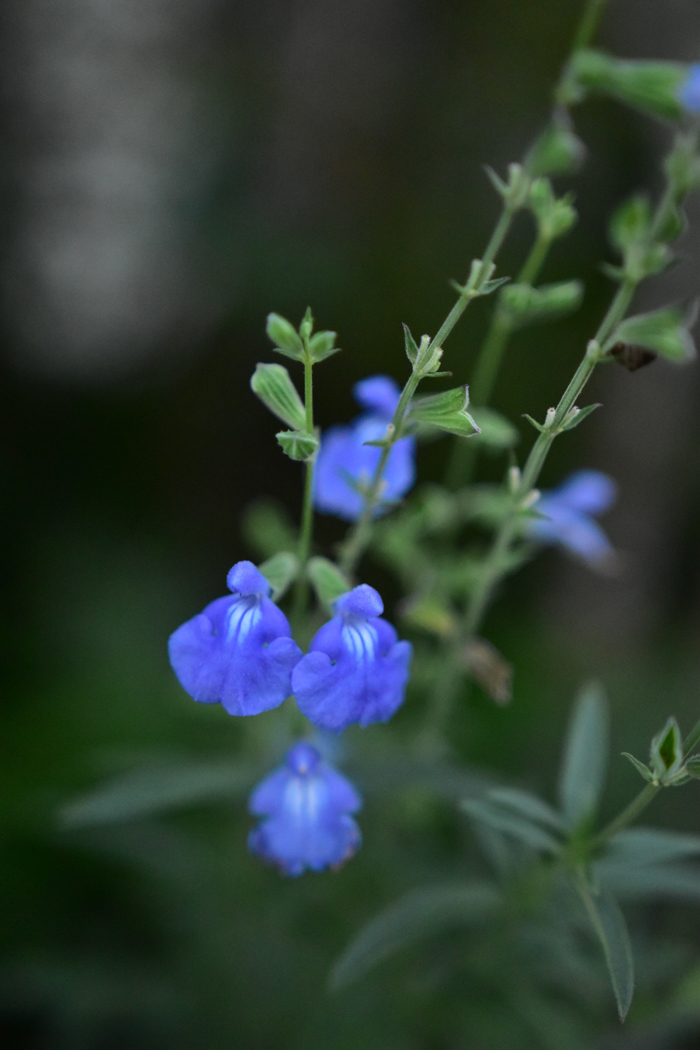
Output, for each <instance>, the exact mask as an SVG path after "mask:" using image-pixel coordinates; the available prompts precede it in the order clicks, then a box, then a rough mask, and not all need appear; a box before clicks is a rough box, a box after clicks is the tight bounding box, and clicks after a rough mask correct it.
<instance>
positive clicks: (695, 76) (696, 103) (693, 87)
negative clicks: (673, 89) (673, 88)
mask: <svg viewBox="0 0 700 1050" xmlns="http://www.w3.org/2000/svg"><path fill="white" fill-rule="evenodd" d="M679 97H680V100H681V103H682V104H683V105H684V106H685V108H686V109H687V110H688V112H689V113H700V62H696V63H695V64H694V65H692V66H691V67H690V71H689V73H688V77H687V79H686V80H685V81H684V82H683V83H682V84H681V88H680V91H679Z"/></svg>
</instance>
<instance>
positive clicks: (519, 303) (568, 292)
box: [501, 281, 583, 328]
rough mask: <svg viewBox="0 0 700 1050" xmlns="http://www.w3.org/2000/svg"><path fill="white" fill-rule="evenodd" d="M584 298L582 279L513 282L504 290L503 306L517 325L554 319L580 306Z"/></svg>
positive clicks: (513, 323) (515, 326) (521, 326)
mask: <svg viewBox="0 0 700 1050" xmlns="http://www.w3.org/2000/svg"><path fill="white" fill-rule="evenodd" d="M582 300H583V284H582V283H581V281H557V282H556V283H555V284H543V285H540V287H539V288H533V287H532V286H531V285H529V284H511V285H510V286H509V287H508V288H506V289H504V291H503V292H502V293H501V307H502V309H503V310H505V311H506V313H507V314H508V318H509V320H510V324H511V326H512V327H513V328H524V327H525V326H526V325H530V324H538V323H541V322H543V321H553V320H555V319H557V318H559V317H563V316H565V315H566V314H569V313H572V312H573V311H574V310H578V308H579V306H580V305H581V302H582Z"/></svg>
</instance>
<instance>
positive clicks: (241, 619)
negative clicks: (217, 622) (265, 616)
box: [226, 598, 262, 645]
mask: <svg viewBox="0 0 700 1050" xmlns="http://www.w3.org/2000/svg"><path fill="white" fill-rule="evenodd" d="M261 616H262V608H261V604H260V601H259V600H258V599H257V598H253V600H252V601H251V599H250V598H239V599H238V601H235V602H233V603H232V604H231V608H230V609H229V611H228V613H227V615H226V641H227V642H235V643H236V644H238V645H240V643H241V642H242V641H243V640H244V639H245V638H246V636H247V635H248V634H249V633H250V631H252V629H253V628H254V627H255V626H256V624H258V623H259V622H260V618H261Z"/></svg>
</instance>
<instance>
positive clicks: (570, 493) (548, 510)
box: [528, 470, 617, 567]
mask: <svg viewBox="0 0 700 1050" xmlns="http://www.w3.org/2000/svg"><path fill="white" fill-rule="evenodd" d="M616 494H617V487H616V485H615V482H614V481H613V480H612V478H609V477H608V476H607V474H601V473H600V472H599V471H597V470H579V471H577V472H576V473H574V474H572V475H571V476H570V477H569V478H567V480H566V481H564V482H563V484H561V485H560V486H559V487H558V488H556V489H551V490H550V491H548V492H543V493H542V495H541V496H540V498H539V500H538V501H537V503H536V504H535V508H534V509H535V510H536V511H537V512H538V513H539V514H542V515H544V517H542V518H535V519H533V520H532V521H531V522H530V523H529V525H528V531H529V532H530V535H531V536H532V537H533V539H535V540H537V541H538V542H540V543H558V544H560V546H562V547H566V549H567V550H569V551H571V552H572V553H573V554H576V555H578V557H580V558H583V560H584V561H586V562H588V563H589V564H590V565H592V566H594V567H595V566H597V567H601V566H602V565H603V564H605V563H606V562H608V563H609V562H610V560H611V559H612V558H613V556H614V549H613V546H612V544H611V543H610V540H609V539H608V537H607V536H606V535H605V533H604V532H603V530H602V529H601V527H600V525H599V524H598V522H597V521H595V518H594V517H593V515H598V514H603V513H604V512H605V511H606V510H608V508H609V507H611V506H612V504H613V503H614V502H615V496H616Z"/></svg>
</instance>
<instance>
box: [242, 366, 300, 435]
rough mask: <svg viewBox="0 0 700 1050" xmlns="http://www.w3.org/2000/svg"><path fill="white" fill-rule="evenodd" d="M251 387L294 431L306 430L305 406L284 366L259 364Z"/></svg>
mask: <svg viewBox="0 0 700 1050" xmlns="http://www.w3.org/2000/svg"><path fill="white" fill-rule="evenodd" d="M250 385H251V388H252V390H253V393H254V394H257V396H258V397H259V398H260V400H261V401H262V403H263V404H264V405H265V407H266V408H269V410H270V412H272V413H273V414H274V415H276V416H277V417H278V419H281V420H282V422H283V423H286V424H287V425H288V426H290V427H292V428H293V429H294V430H304V428H305V426H306V414H305V411H304V405H303V404H302V401H301V398H300V397H299V394H298V393H297V389H296V387H295V386H294V383H293V382H292V380H291V378H290V375H289V372H288V371H287V369H286V368H285V367H284V365H266V364H257V365H256V367H255V371H254V372H253V375H252V376H251V378H250Z"/></svg>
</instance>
